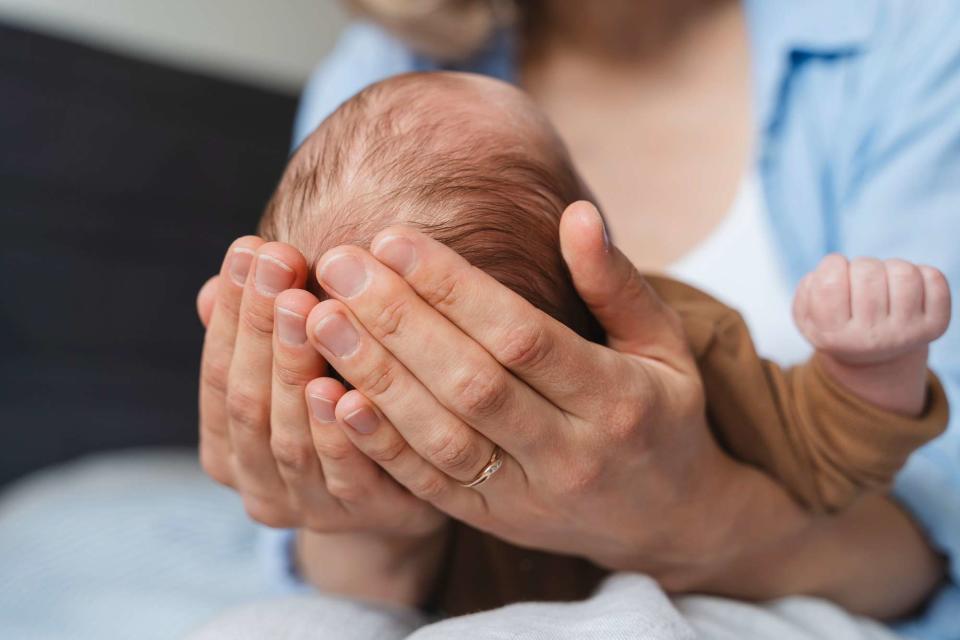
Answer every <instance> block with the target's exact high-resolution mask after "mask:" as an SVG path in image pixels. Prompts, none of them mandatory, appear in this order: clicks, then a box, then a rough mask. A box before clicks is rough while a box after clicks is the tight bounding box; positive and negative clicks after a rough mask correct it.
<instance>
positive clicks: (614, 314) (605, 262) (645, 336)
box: [560, 201, 688, 359]
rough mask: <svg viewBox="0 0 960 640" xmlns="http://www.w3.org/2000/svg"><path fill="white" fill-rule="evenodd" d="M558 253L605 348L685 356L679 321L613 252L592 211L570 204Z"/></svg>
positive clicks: (597, 215)
mask: <svg viewBox="0 0 960 640" xmlns="http://www.w3.org/2000/svg"><path fill="white" fill-rule="evenodd" d="M560 250H561V252H562V253H563V259H564V261H565V262H566V263H567V268H569V269H570V275H571V276H572V277H573V284H574V286H575V287H576V289H577V293H579V294H580V297H581V298H583V301H584V302H585V303H586V304H587V307H588V308H589V309H590V311H591V313H593V315H594V316H595V317H596V319H597V321H599V322H600V325H601V326H603V328H604V330H605V331H606V332H607V344H608V345H609V346H610V348H612V349H615V350H616V351H620V352H622V353H631V354H634V355H638V356H646V357H654V358H658V359H661V358H663V359H667V358H668V354H671V353H673V354H675V353H678V351H677V349H680V350H681V351H680V352H687V351H688V347H687V345H686V340H685V338H684V334H683V329H682V326H681V324H680V320H679V318H678V317H677V315H676V314H675V313H674V312H673V310H672V309H670V308H669V307H668V306H667V305H666V304H664V302H663V300H661V299H660V296H658V295H657V294H656V292H655V291H654V290H653V288H652V287H651V286H650V285H649V284H648V283H647V281H646V279H645V278H644V277H643V276H642V275H640V272H639V271H637V268H636V267H634V266H633V264H632V263H631V262H630V260H628V259H627V257H626V256H625V255H623V253H621V252H620V250H619V249H617V248H616V247H615V246H613V244H612V243H611V242H610V240H609V235H608V234H607V232H606V228H605V226H604V223H603V218H602V217H601V215H600V212H599V211H598V210H597V208H596V207H595V206H594V205H592V204H590V203H589V202H585V201H579V202H574V203H573V204H571V205H570V206H569V207H567V209H566V211H564V212H563V216H562V217H561V219H560Z"/></svg>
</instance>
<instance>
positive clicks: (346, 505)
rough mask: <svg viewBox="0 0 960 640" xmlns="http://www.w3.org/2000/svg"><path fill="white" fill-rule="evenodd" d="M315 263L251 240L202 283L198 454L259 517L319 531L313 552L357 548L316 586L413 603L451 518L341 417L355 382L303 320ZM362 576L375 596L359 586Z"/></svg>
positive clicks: (308, 538)
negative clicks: (332, 362)
mask: <svg viewBox="0 0 960 640" xmlns="http://www.w3.org/2000/svg"><path fill="white" fill-rule="evenodd" d="M306 270H307V268H306V263H305V261H304V258H303V256H302V255H301V254H300V253H299V251H297V250H296V249H294V248H293V247H291V246H289V245H285V244H282V243H277V242H269V243H264V241H263V240H261V239H259V238H256V237H252V236H251V237H244V238H240V239H239V240H237V241H236V242H234V243H233V245H231V247H230V249H229V250H228V252H227V255H226V258H225V259H224V262H223V266H222V268H221V271H220V275H219V276H217V277H215V278H213V279H211V280H210V281H209V282H208V283H207V284H206V285H204V287H203V289H201V291H200V294H199V296H198V300H197V307H198V311H199V313H200V317H201V320H202V321H203V323H204V325H206V326H207V333H206V337H205V340H204V350H203V360H202V366H201V382H200V458H201V461H202V464H203V467H204V469H205V470H206V471H207V473H208V474H209V475H210V476H212V477H213V478H214V479H215V480H217V481H219V482H221V483H223V484H225V485H228V486H230V487H233V488H235V489H236V490H237V491H238V492H239V493H240V495H241V497H242V499H243V503H244V506H245V508H246V510H247V512H248V513H249V515H250V516H251V517H252V518H253V519H254V520H257V521H259V522H261V523H263V524H266V525H268V526H272V527H297V528H305V529H307V530H310V531H311V532H313V533H311V534H306V533H302V534H301V535H300V539H299V548H300V550H301V551H302V552H303V554H304V555H305V556H309V557H311V558H318V557H320V556H321V555H323V554H326V555H327V556H328V559H329V558H334V557H335V558H340V557H344V556H351V558H352V563H353V564H352V566H350V567H349V568H348V567H344V570H345V571H344V575H343V576H339V574H338V573H337V572H336V571H327V572H326V573H324V574H322V575H319V574H315V573H313V572H310V571H307V572H306V573H307V574H308V577H315V578H317V579H318V581H326V584H320V585H318V586H325V587H328V588H336V589H337V590H339V591H340V592H341V593H344V592H346V593H348V594H349V595H358V596H366V597H375V598H377V599H389V600H393V601H405V600H415V599H416V598H417V595H410V594H409V593H407V592H409V591H410V590H411V589H413V590H414V591H416V590H417V589H421V588H423V587H424V584H425V582H426V580H425V579H424V577H423V573H424V570H426V571H427V572H428V573H429V571H432V570H433V569H435V565H436V563H437V562H438V560H439V555H440V553H442V548H443V544H442V542H443V531H444V526H443V525H444V522H445V520H446V519H445V517H444V516H443V515H442V514H441V513H440V512H438V511H437V510H436V509H434V508H433V507H432V506H430V505H429V504H427V503H425V502H423V501H421V500H419V499H417V498H415V497H413V496H412V495H410V493H409V492H407V491H406V490H405V489H403V488H402V487H400V486H399V485H398V484H397V483H396V482H395V481H393V480H392V479H391V478H390V477H389V476H387V475H386V474H385V473H383V472H382V471H381V469H380V468H379V467H377V466H376V465H375V464H374V463H373V462H371V461H370V459H369V458H368V457H367V456H365V455H363V454H362V453H361V452H360V451H358V450H357V449H356V447H355V446H354V445H353V444H351V443H350V441H349V440H348V439H347V438H346V437H345V436H344V430H343V429H341V428H338V427H337V425H336V424H335V423H336V418H335V416H334V412H333V408H334V404H335V403H336V402H337V400H339V398H340V397H341V396H342V395H343V393H344V392H345V389H344V388H343V385H342V384H340V382H338V381H336V380H334V379H332V378H326V377H323V375H324V374H325V373H326V369H327V366H326V363H325V362H324V361H323V359H322V358H321V357H320V356H319V355H318V354H317V352H316V351H315V350H314V349H313V348H312V347H311V346H310V345H309V344H308V342H307V337H306V329H305V318H306V316H307V314H308V313H309V312H310V310H311V309H312V308H313V307H314V306H315V305H316V304H317V299H316V298H315V297H314V296H313V295H312V294H310V293H308V292H307V291H304V290H301V289H298V288H297V287H302V286H303V284H304V282H305V277H306ZM346 533H349V534H350V536H351V537H349V539H348V536H346V535H344V534H346ZM348 548H349V551H348V550H347V549H348ZM412 559H423V562H419V561H418V562H417V563H413V564H415V565H416V566H412V563H411V561H412ZM327 564H329V565H332V564H333V563H332V561H331V562H328V563H327ZM364 567H365V568H366V569H367V570H366V571H364ZM425 567H432V568H430V569H425ZM347 574H349V575H350V576H354V577H357V580H356V581H354V582H353V583H350V582H349V581H347V580H345V577H348V576H347ZM371 574H377V576H376V578H372V577H371ZM363 576H366V577H367V578H370V579H367V580H365V582H366V583H367V584H366V587H365V588H366V589H367V590H368V592H366V593H365V592H363V589H362V588H363V587H364V585H362V584H357V583H358V582H364V580H362V577H363ZM354 587H356V588H354ZM404 593H407V595H403V594H404Z"/></svg>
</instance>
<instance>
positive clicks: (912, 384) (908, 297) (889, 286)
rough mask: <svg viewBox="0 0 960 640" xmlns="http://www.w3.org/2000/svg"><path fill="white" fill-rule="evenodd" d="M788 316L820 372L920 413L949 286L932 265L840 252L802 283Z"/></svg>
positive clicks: (885, 403)
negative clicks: (929, 355) (929, 359)
mask: <svg viewBox="0 0 960 640" xmlns="http://www.w3.org/2000/svg"><path fill="white" fill-rule="evenodd" d="M793 311H794V318H795V320H796V322H797V326H798V327H799V328H800V331H801V332H802V333H803V335H804V336H805V337H806V338H807V339H808V340H809V341H810V342H811V344H813V346H814V347H815V348H816V350H817V353H816V356H815V357H816V358H817V359H818V361H819V363H820V365H821V366H822V368H823V370H824V372H825V373H826V374H827V375H828V376H830V377H831V378H833V379H834V381H836V382H838V383H840V384H841V385H842V386H843V387H845V388H846V389H847V390H848V391H850V392H852V393H853V394H854V395H856V396H858V397H859V398H861V399H862V400H865V401H867V402H869V403H871V404H873V405H875V406H877V407H879V408H881V409H884V410H886V411H890V412H892V413H897V414H900V415H903V416H909V417H914V416H919V415H920V414H921V413H922V412H923V410H924V407H925V404H926V400H927V381H928V378H927V352H928V348H929V344H930V343H931V342H933V341H934V340H936V339H937V338H939V337H940V336H941V335H943V333H944V332H945V331H946V329H947V325H948V324H949V322H950V289H949V287H948V285H947V281H946V279H945V278H944V276H943V274H942V273H940V272H939V271H938V270H936V269H934V268H932V267H926V266H916V265H914V264H911V263H909V262H905V261H903V260H885V261H880V260H874V259H869V258H858V259H855V260H852V261H850V262H848V261H847V260H846V259H845V258H843V257H841V256H839V255H830V256H827V257H826V258H824V259H823V261H822V262H821V263H820V265H819V266H818V267H817V269H816V270H815V271H814V272H813V273H810V274H808V275H807V276H806V277H804V278H803V280H802V281H801V282H800V286H799V288H798V290H797V295H796V298H795V300H794V310H793Z"/></svg>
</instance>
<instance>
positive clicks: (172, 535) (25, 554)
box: [0, 449, 270, 640]
mask: <svg viewBox="0 0 960 640" xmlns="http://www.w3.org/2000/svg"><path fill="white" fill-rule="evenodd" d="M259 532H260V531H259V528H258V527H257V526H256V525H255V524H254V523H253V522H252V521H251V520H250V519H249V518H248V517H247V516H246V513H245V512H244V510H243V504H242V503H241V500H240V497H239V496H238V495H237V494H236V493H235V492H234V491H231V490H229V489H226V488H224V487H221V486H219V485H217V484H216V483H214V482H213V481H212V480H210V478H209V477H207V476H206V475H205V474H204V473H203V471H202V470H201V469H200V465H199V464H198V461H197V452H196V449H184V450H149V451H126V452H122V453H110V454H102V455H99V456H96V457H91V458H86V459H83V460H78V461H76V462H72V463H70V464H65V465H61V466H58V467H54V468H52V469H49V470H45V471H41V472H38V473H36V474H34V475H32V476H30V477H28V478H25V479H23V480H21V481H19V482H17V483H16V484H14V485H12V486H11V487H9V488H8V489H6V490H5V491H4V492H3V494H2V495H0V638H3V639H4V640H7V639H9V640H21V639H23V640H112V639H118V640H119V639H124V640H126V639H128V638H137V639H138V640H172V639H173V638H179V637H181V636H183V635H184V634H185V633H187V632H189V631H190V630H191V629H194V628H195V627H197V626H199V625H201V624H203V623H204V622H206V621H207V620H209V619H210V618H212V617H213V616H214V615H216V614H217V613H219V612H220V611H222V610H224V609H227V608H230V607H237V606H241V605H243V604H245V603H249V602H256V601H259V600H263V599H264V598H266V597H268V596H269V595H270V590H269V589H268V588H267V586H266V585H265V584H264V580H263V568H262V567H261V565H260V564H259V563H258V562H257V543H258V537H259Z"/></svg>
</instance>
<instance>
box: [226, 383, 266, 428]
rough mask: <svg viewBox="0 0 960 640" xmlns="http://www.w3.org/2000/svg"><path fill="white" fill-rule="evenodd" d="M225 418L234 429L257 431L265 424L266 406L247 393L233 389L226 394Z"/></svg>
mask: <svg viewBox="0 0 960 640" xmlns="http://www.w3.org/2000/svg"><path fill="white" fill-rule="evenodd" d="M227 418H228V419H229V421H230V424H231V425H232V426H234V427H236V428H239V429H244V430H251V431H252V430H258V429H259V428H260V427H262V426H263V424H264V423H265V422H266V406H265V405H264V403H263V402H261V401H260V398H258V397H256V396H255V395H253V394H252V393H250V392H249V391H246V390H243V389H236V388H233V389H230V391H229V392H228V393H227Z"/></svg>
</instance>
